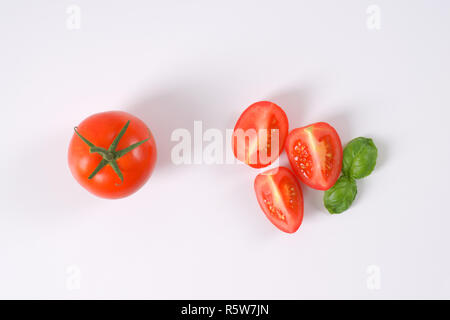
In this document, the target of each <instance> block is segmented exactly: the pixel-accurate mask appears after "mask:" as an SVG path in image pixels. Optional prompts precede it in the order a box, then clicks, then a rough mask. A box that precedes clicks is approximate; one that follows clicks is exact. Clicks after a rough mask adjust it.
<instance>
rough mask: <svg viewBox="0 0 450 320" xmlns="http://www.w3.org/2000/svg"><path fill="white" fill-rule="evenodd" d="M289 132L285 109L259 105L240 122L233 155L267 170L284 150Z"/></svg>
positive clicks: (268, 103) (247, 110)
mask: <svg viewBox="0 0 450 320" xmlns="http://www.w3.org/2000/svg"><path fill="white" fill-rule="evenodd" d="M288 131H289V123H288V118H287V116H286V114H285V112H284V111H283V109H281V108H280V107H279V106H278V105H276V104H275V103H272V102H269V101H260V102H256V103H254V104H252V105H251V106H250V107H248V108H247V109H246V110H245V111H244V112H243V113H242V114H241V116H240V117H239V119H238V121H237V122H236V125H235V127H234V131H233V136H232V144H233V153H234V155H235V157H236V158H237V159H238V160H240V161H242V162H244V163H246V164H247V165H249V166H250V167H252V168H263V167H267V166H268V165H270V164H271V163H273V162H274V161H275V160H276V159H277V158H278V157H279V155H280V153H281V152H282V151H283V148H284V143H285V140H286V137H287V134H288Z"/></svg>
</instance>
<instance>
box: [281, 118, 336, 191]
mask: <svg viewBox="0 0 450 320" xmlns="http://www.w3.org/2000/svg"><path fill="white" fill-rule="evenodd" d="M286 153H287V155H288V158H289V162H290V164H291V167H292V169H293V170H294V173H295V174H296V176H297V177H298V178H299V179H300V180H301V181H302V182H303V183H304V184H306V185H308V186H310V187H311V188H314V189H318V190H328V189H330V188H331V187H332V186H333V185H334V184H335V183H336V180H337V179H338V178H339V174H340V173H341V169H342V144H341V139H340V138H339V135H338V134H337V132H336V130H335V129H334V128H333V127H332V126H330V125H329V124H328V123H325V122H318V123H314V124H311V125H309V126H306V127H303V128H297V129H294V130H292V131H291V132H290V133H289V135H288V137H287V139H286Z"/></svg>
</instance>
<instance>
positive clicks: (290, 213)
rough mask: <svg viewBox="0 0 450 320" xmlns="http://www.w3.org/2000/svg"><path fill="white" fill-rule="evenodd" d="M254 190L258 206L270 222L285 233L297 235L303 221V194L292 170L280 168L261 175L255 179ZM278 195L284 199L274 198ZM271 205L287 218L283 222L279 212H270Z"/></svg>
mask: <svg viewBox="0 0 450 320" xmlns="http://www.w3.org/2000/svg"><path fill="white" fill-rule="evenodd" d="M274 188H277V190H275V189H274ZM291 188H292V189H291ZM254 189H255V193H256V198H257V200H258V204H259V206H260V207H261V209H262V211H263V212H264V214H265V215H266V217H267V218H268V219H269V221H270V222H272V224H273V225H274V226H275V227H277V228H278V229H279V230H281V231H283V232H286V233H295V232H296V231H297V230H298V228H299V227H300V225H301V224H302V221H303V193H302V189H301V187H300V184H299V182H298V180H297V179H296V178H295V175H294V174H293V173H292V172H291V170H289V169H288V168H285V167H278V168H275V169H271V170H268V171H266V172H263V173H261V174H259V175H258V176H257V177H256V179H255V183H254ZM276 194H278V195H281V198H282V199H280V198H279V197H277V196H274V195H276ZM293 194H294V195H293ZM268 199H269V203H268V202H267V200H268ZM270 199H272V200H270ZM276 199H278V200H276ZM291 199H292V200H293V202H292V203H291V202H290V200H291ZM265 200H266V201H265ZM280 203H281V204H282V205H281V206H280ZM269 204H270V205H272V208H276V209H278V210H280V211H279V212H280V213H281V214H283V215H284V216H285V218H284V219H283V220H281V219H279V218H277V217H276V212H278V211H276V210H272V211H270V207H269ZM280 207H281V208H282V209H280ZM274 212H275V213H274Z"/></svg>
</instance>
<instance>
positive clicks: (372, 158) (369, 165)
mask: <svg viewBox="0 0 450 320" xmlns="http://www.w3.org/2000/svg"><path fill="white" fill-rule="evenodd" d="M377 156H378V150H377V147H376V146H375V144H374V143H373V141H372V139H369V138H363V137H359V138H355V139H353V140H352V141H350V142H349V143H348V144H347V146H346V147H345V149H344V158H343V161H342V172H343V173H344V174H345V175H346V176H348V177H352V178H354V179H361V178H364V177H367V176H368V175H369V174H370V173H371V172H372V171H373V169H374V168H375V164H376V162H377Z"/></svg>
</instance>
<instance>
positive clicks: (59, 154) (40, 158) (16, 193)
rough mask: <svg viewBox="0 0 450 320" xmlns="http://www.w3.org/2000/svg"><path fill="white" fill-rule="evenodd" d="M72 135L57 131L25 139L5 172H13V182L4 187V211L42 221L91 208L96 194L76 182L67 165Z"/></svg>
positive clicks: (69, 132)
mask: <svg viewBox="0 0 450 320" xmlns="http://www.w3.org/2000/svg"><path fill="white" fill-rule="evenodd" d="M71 137H72V132H71V130H70V129H68V130H67V132H57V133H55V135H52V136H51V137H46V138H39V140H36V141H28V142H27V149H26V150H23V152H22V153H20V152H18V153H16V155H15V159H12V160H13V161H11V162H10V166H9V168H8V173H7V174H11V175H13V180H14V183H11V184H10V185H9V187H8V189H7V190H6V199H7V202H6V204H5V203H3V208H4V210H5V212H9V213H17V212H21V213H25V214H26V215H27V216H26V217H27V219H31V220H33V219H39V220H42V219H46V218H48V219H59V218H61V217H64V216H65V213H67V212H74V211H76V210H77V209H78V208H84V207H90V208H93V207H94V204H95V199H96V197H95V196H93V195H91V194H90V193H88V192H87V191H86V190H84V189H83V188H82V187H81V186H80V185H79V184H78V183H77V182H76V181H75V179H74V178H73V177H72V174H71V173H70V169H69V167H68V164H67V149H68V145H69V141H70V139H71ZM30 155H33V158H32V160H31V159H30ZM23 195H26V198H24V197H23ZM37 213H38V214H37Z"/></svg>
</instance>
